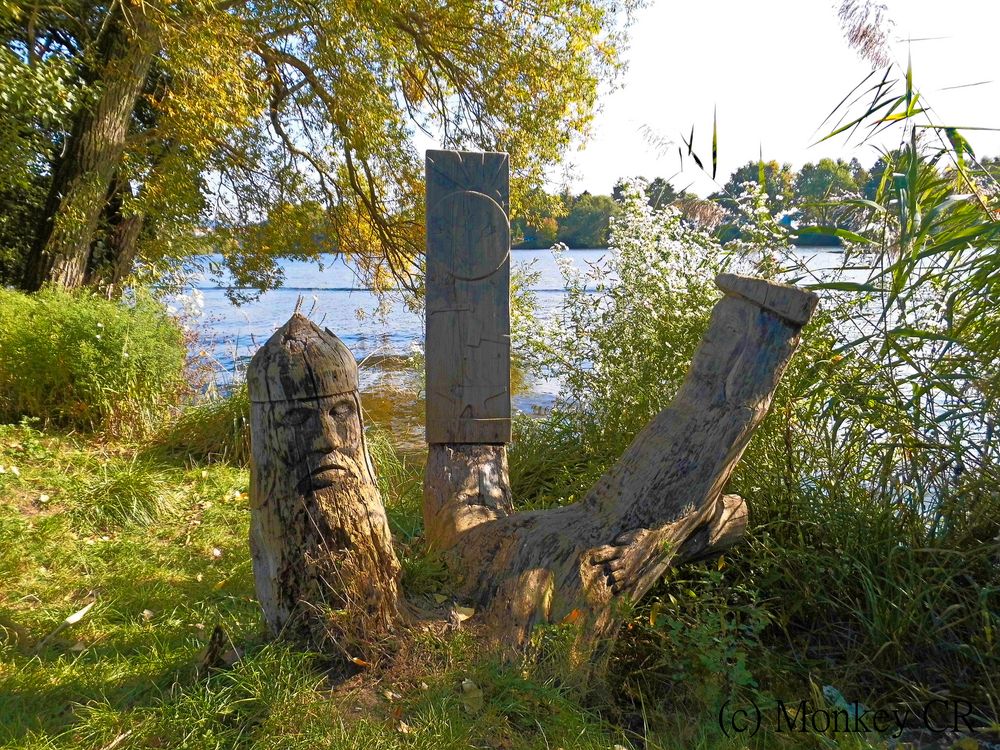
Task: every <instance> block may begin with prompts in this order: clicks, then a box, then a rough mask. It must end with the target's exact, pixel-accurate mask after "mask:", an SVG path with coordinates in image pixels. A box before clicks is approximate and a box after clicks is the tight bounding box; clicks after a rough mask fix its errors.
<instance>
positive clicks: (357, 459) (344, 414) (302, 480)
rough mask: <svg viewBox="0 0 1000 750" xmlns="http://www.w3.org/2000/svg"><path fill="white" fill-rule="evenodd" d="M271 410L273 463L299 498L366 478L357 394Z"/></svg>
mask: <svg viewBox="0 0 1000 750" xmlns="http://www.w3.org/2000/svg"><path fill="white" fill-rule="evenodd" d="M270 407H271V408H270V409H269V412H270V413H269V414H268V415H267V421H268V422H269V423H270V429H271V432H272V434H273V435H274V436H275V440H274V447H275V448H276V456H275V458H276V459H277V460H278V462H279V463H280V464H281V465H283V467H284V469H285V470H286V471H287V472H288V475H289V476H290V477H291V478H293V482H292V484H293V485H294V487H295V488H296V489H297V490H298V491H299V492H301V493H302V494H306V493H308V492H315V491H316V490H322V489H326V488H328V487H333V486H335V485H337V484H338V483H341V482H342V481H343V480H344V479H347V478H349V477H355V478H364V479H368V478H369V467H368V456H367V452H366V451H365V443H364V432H363V428H362V426H361V415H360V413H359V411H360V409H359V403H358V395H357V391H352V392H350V393H342V394H338V395H333V396H322V397H319V398H310V399H301V400H297V401H278V402H274V403H272V404H271V405H270Z"/></svg>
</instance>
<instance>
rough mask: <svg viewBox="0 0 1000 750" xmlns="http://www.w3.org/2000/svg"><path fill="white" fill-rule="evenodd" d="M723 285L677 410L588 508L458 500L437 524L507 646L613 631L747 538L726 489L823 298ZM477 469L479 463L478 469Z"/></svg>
mask: <svg viewBox="0 0 1000 750" xmlns="http://www.w3.org/2000/svg"><path fill="white" fill-rule="evenodd" d="M717 284H718V286H719V287H720V288H721V289H722V290H723V291H724V292H725V297H724V298H723V299H722V300H721V301H720V302H719V303H718V304H717V305H716V307H715V310H714V311H713V314H712V319H711V322H710V324H709V328H708V331H707V332H706V334H705V337H704V339H703V340H702V343H701V345H700V346H699V349H698V351H697V353H696V354H695V357H694V361H693V363H692V365H691V369H690V371H689V372H688V375H687V378H686V380H685V382H684V385H683V386H682V387H681V389H680V391H679V392H678V394H677V396H676V398H675V399H674V401H673V403H672V404H671V405H670V406H669V407H667V408H666V409H664V411H662V412H661V413H660V414H659V415H657V416H656V417H655V418H654V419H653V420H652V421H651V422H650V423H649V424H648V425H647V426H646V427H645V429H643V430H642V432H640V433H639V435H638V436H636V438H635V439H634V440H633V442H632V444H631V445H630V446H629V448H628V450H626V452H625V454H624V455H623V456H622V458H621V459H620V460H619V461H618V463H616V464H615V465H614V466H613V467H612V468H611V469H610V470H609V471H608V472H607V473H606V474H605V475H604V476H603V477H602V478H601V479H600V480H599V481H598V482H597V484H596V485H594V487H593V488H592V489H591V491H590V492H589V493H588V495H587V496H586V497H585V498H584V499H583V500H582V501H580V502H578V503H576V504H574V505H570V506H567V507H563V508H558V509H554V510H547V511H533V512H526V513H514V514H510V513H509V512H507V511H506V509H505V508H506V506H503V505H502V504H499V503H488V504H486V506H485V507H483V508H475V507H469V506H468V504H466V503H463V502H462V501H461V498H456V499H455V500H454V501H453V502H452V504H451V505H450V506H448V505H444V506H442V507H444V508H451V509H453V515H454V516H455V518H456V519H458V520H457V521H456V522H454V523H452V524H451V526H450V527H448V526H447V524H446V523H445V522H444V521H439V522H438V527H439V528H448V529H449V531H448V533H447V534H439V535H438V536H436V540H437V541H438V543H444V546H445V551H446V555H447V559H449V560H450V563H451V568H452V570H453V571H455V573H456V576H457V577H459V578H460V580H461V586H460V590H461V593H462V595H463V596H464V597H465V598H467V599H468V600H469V601H470V602H472V603H474V604H475V605H476V606H477V608H479V609H481V610H482V613H483V619H484V620H485V621H486V622H487V623H488V624H489V626H490V627H491V629H492V630H493V632H494V633H495V634H496V635H497V636H498V637H500V638H501V639H502V640H504V641H506V642H509V643H513V644H522V643H524V641H525V639H526V638H527V636H528V634H529V633H530V631H531V629H532V628H533V627H534V626H535V625H537V624H539V623H558V622H561V621H564V620H567V619H569V620H571V621H573V622H576V623H578V624H579V625H580V626H581V627H582V629H583V632H584V633H586V635H587V638H588V639H589V640H590V641H591V643H595V642H596V641H597V639H599V638H601V637H607V636H612V635H613V634H614V632H615V631H616V626H617V624H618V622H617V620H616V614H615V607H614V606H613V603H614V600H615V599H616V598H617V597H623V596H624V597H629V598H630V599H632V600H635V599H638V598H639V597H641V596H642V595H643V594H644V593H645V592H646V591H648V589H649V588H650V587H651V586H652V585H653V584H654V583H655V582H656V581H657V580H658V579H659V578H660V577H661V576H662V575H663V573H664V572H665V571H666V569H667V567H668V566H671V565H678V564H680V563H683V562H685V561H689V560H693V559H697V558H700V557H704V556H707V555H711V554H714V553H717V552H719V551H721V550H723V549H725V548H726V547H728V546H730V545H732V544H733V543H735V541H736V540H737V539H739V537H740V535H741V534H742V532H743V530H744V528H745V526H746V520H747V509H746V504H745V503H744V501H743V500H742V498H740V497H738V496H736V495H724V494H723V490H724V487H725V484H726V481H727V480H728V478H729V475H730V474H731V472H732V470H733V467H734V466H735V465H736V462H737V461H738V460H739V458H740V456H741V455H742V453H743V450H744V448H745V447H746V445H747V442H748V441H749V439H750V436H751V435H752V434H753V431H754V429H755V428H756V427H757V425H758V424H759V423H760V422H761V420H762V419H763V418H764V416H765V414H766V413H767V410H768V407H769V406H770V403H771V399H772V396H773V393H774V390H775V388H776V387H777V385H778V381H779V379H780V377H781V374H782V372H783V371H784V369H785V366H786V365H787V364H788V361H789V359H790V357H791V355H792V353H793V352H794V350H795V348H796V346H797V344H798V337H799V331H800V329H801V327H802V326H803V325H804V324H805V322H806V321H807V320H808V319H809V317H810V315H811V314H812V311H813V309H814V307H815V305H816V301H817V298H816V296H815V295H814V294H812V293H809V292H805V291H802V290H799V289H796V288H794V287H789V286H783V285H778V284H772V283H769V282H766V281H762V280H759V279H749V278H745V277H739V276H733V275H729V274H723V275H721V276H719V278H718V279H717ZM477 470H478V469H477V467H475V466H470V468H469V471H468V474H469V475H470V476H474V475H475V474H476V472H477ZM468 484H469V485H470V486H472V485H473V484H474V482H469V483H468ZM467 495H468V496H469V497H471V496H473V495H475V492H474V491H471V492H469V493H467ZM434 513H437V514H439V513H440V510H437V511H434ZM432 514H433V513H432ZM604 642H605V643H607V642H609V641H608V640H607V639H606V638H605V641H604Z"/></svg>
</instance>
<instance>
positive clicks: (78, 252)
mask: <svg viewBox="0 0 1000 750" xmlns="http://www.w3.org/2000/svg"><path fill="white" fill-rule="evenodd" d="M105 34H106V36H105V38H104V39H103V40H102V42H101V44H100V60H101V63H100V65H99V66H98V68H97V70H96V72H95V74H94V79H95V81H94V82H95V85H96V87H97V99H96V101H95V102H94V104H93V105H92V106H89V107H83V108H81V109H80V110H79V112H77V114H76V117H75V120H74V123H73V128H72V130H71V132H70V136H69V139H68V140H67V142H66V146H65V150H64V153H63V155H62V156H60V158H59V159H58V161H57V164H56V166H55V171H54V174H53V179H52V185H51V188H50V190H49V195H48V198H47V200H46V203H45V210H44V213H43V217H44V218H43V222H42V225H41V226H40V227H39V228H38V231H37V234H36V236H35V241H34V243H33V245H32V250H31V254H30V256H29V258H28V264H27V268H26V271H25V276H24V280H23V284H22V286H23V287H24V288H25V289H26V290H29V291H35V290H38V289H40V288H41V287H42V286H43V285H45V284H52V285H55V286H59V287H63V288H67V289H73V288H76V287H79V286H81V285H83V283H84V281H85V278H86V273H87V267H88V263H89V262H90V250H91V247H92V243H93V239H94V234H95V232H96V230H97V225H98V221H99V219H100V216H101V212H102V210H103V209H104V206H105V202H106V198H107V195H108V189H109V186H110V185H111V181H112V179H113V178H114V176H115V174H116V172H118V170H119V168H120V166H121V159H122V153H123V151H124V146H125V138H126V135H127V133H128V129H129V123H130V120H131V117H132V112H133V110H134V108H135V104H136V99H137V97H138V96H139V93H140V92H141V91H142V87H143V83H144V82H145V80H146V76H147V74H148V73H149V70H150V66H151V65H152V63H153V59H154V58H155V56H156V54H157V50H158V47H159V43H158V31H157V24H156V20H155V18H153V17H152V12H151V10H150V9H149V8H147V7H145V6H144V5H143V4H142V3H137V2H134V0H126V2H123V3H121V4H119V6H118V8H117V9H116V10H115V11H114V15H113V17H112V20H111V22H110V24H109V27H108V29H107V31H106V32H105Z"/></svg>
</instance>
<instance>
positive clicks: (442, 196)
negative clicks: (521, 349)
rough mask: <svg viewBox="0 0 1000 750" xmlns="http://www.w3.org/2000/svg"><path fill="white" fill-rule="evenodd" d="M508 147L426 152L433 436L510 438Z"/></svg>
mask: <svg viewBox="0 0 1000 750" xmlns="http://www.w3.org/2000/svg"><path fill="white" fill-rule="evenodd" d="M509 181H510V177H509V163H508V158H507V154H501V153H479V152H465V151H428V152H427V339H426V362H427V364H426V375H427V442H428V443H429V444H432V445H434V444H441V443H486V444H502V443H507V442H509V441H510V222H509V219H508V214H509V211H510V187H509Z"/></svg>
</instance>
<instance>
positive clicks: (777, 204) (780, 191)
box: [711, 161, 795, 223]
mask: <svg viewBox="0 0 1000 750" xmlns="http://www.w3.org/2000/svg"><path fill="white" fill-rule="evenodd" d="M761 166H762V165H761V163H760V162H758V161H748V162H747V163H746V164H744V165H743V166H742V167H740V168H739V169H737V170H736V171H735V172H733V173H732V175H731V176H730V177H729V180H728V181H727V182H726V184H725V185H723V187H722V190H721V191H720V192H718V193H714V194H713V195H712V196H711V197H712V198H713V199H715V200H717V201H718V202H719V205H721V206H722V207H723V208H724V209H726V211H728V212H729V213H730V217H731V219H732V220H733V221H734V222H737V223H738V222H739V220H740V217H739V216H738V215H737V213H738V208H737V203H736V198H737V197H738V196H739V195H740V194H742V193H743V183H745V182H756V183H759V182H760V175H761ZM763 173H764V186H763V187H764V190H765V191H766V192H767V207H768V209H770V211H771V214H772V215H777V214H779V213H782V212H784V211H787V210H788V209H789V208H791V206H792V202H793V195H794V181H795V174H794V172H793V171H792V166H791V165H790V164H779V163H778V162H776V161H767V162H764V163H763Z"/></svg>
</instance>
